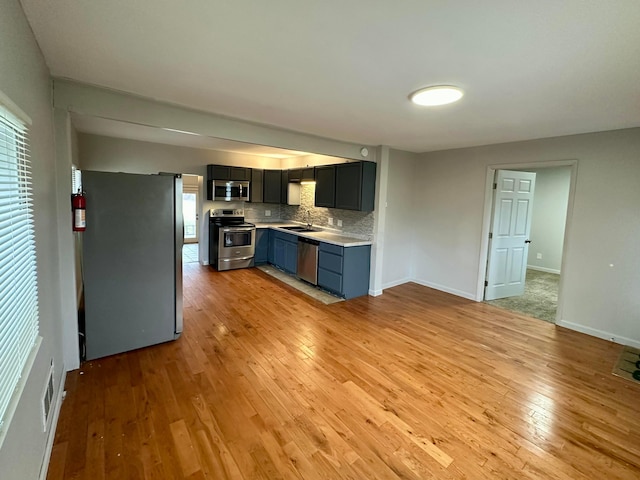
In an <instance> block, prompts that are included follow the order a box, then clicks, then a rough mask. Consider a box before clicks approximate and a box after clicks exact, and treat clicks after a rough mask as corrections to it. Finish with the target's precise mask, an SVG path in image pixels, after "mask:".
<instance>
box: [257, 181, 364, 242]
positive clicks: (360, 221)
mask: <svg viewBox="0 0 640 480" xmlns="http://www.w3.org/2000/svg"><path fill="white" fill-rule="evenodd" d="M314 198H315V185H314V184H304V185H301V190H300V205H278V204H272V203H245V204H244V216H245V218H246V219H247V221H253V222H277V221H292V222H298V223H307V216H306V214H307V211H309V212H310V216H311V223H312V224H313V225H314V226H316V227H321V228H323V229H327V230H329V229H330V230H335V231H336V232H340V233H343V234H345V235H349V236H352V237H356V238H361V239H363V240H371V239H372V237H373V220H374V212H357V211H353V210H342V209H338V208H323V207H315V206H314ZM267 210H270V211H271V216H269V217H268V216H266V211H267ZM330 218H331V219H333V225H330V224H329V219H330ZM338 220H341V221H342V226H341V227H339V226H338Z"/></svg>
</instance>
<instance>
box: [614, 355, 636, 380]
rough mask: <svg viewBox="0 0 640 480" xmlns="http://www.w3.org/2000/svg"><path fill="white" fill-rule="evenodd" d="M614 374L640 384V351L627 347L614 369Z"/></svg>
mask: <svg viewBox="0 0 640 480" xmlns="http://www.w3.org/2000/svg"><path fill="white" fill-rule="evenodd" d="M613 374H614V375H616V376H618V377H622V378H626V379H627V380H631V381H632V382H636V383H640V350H639V349H637V348H633V347H627V346H625V347H624V349H623V350H622V353H621V354H620V358H618V363H616V366H615V367H614V369H613Z"/></svg>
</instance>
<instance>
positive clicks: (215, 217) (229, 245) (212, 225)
mask: <svg viewBox="0 0 640 480" xmlns="http://www.w3.org/2000/svg"><path fill="white" fill-rule="evenodd" d="M255 250H256V226H255V225H254V224H253V223H245V221H244V210H243V209H241V208H236V209H215V210H213V209H212V210H211V213H210V217H209V265H211V266H212V267H214V268H215V269H216V270H233V269H235V268H246V267H253V265H254V255H255Z"/></svg>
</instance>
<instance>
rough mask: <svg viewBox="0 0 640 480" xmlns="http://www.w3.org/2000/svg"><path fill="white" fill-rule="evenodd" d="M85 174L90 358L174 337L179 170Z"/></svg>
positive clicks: (86, 268)
mask: <svg viewBox="0 0 640 480" xmlns="http://www.w3.org/2000/svg"><path fill="white" fill-rule="evenodd" d="M82 179H83V188H84V190H85V191H86V197H87V210H86V218H87V229H86V231H85V232H84V234H83V238H82V243H83V256H84V291H85V320H86V333H85V335H86V352H87V359H88V360H91V359H94V358H100V357H104V356H107V355H112V354H115V353H120V352H125V351H128V350H134V349H136V348H141V347H145V346H148V345H154V344H157V343H161V342H166V341H168V340H173V339H174V338H175V330H176V328H175V327H176V311H177V301H176V299H177V298H178V296H177V295H176V278H177V274H178V273H179V272H180V273H181V265H180V270H179V271H178V272H177V271H176V256H177V255H176V241H177V240H176V239H177V235H176V221H175V220H176V205H177V203H176V188H175V185H174V177H173V176H163V175H133V174H123V173H109V172H92V171H84V172H83V173H82ZM178 204H179V203H178ZM180 245H181V242H180ZM181 298H182V295H181V292H180V299H181ZM180 311H182V308H181V305H180Z"/></svg>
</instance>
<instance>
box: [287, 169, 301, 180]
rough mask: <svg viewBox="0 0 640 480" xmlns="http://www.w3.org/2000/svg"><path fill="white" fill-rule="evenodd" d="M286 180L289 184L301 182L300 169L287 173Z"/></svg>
mask: <svg viewBox="0 0 640 480" xmlns="http://www.w3.org/2000/svg"><path fill="white" fill-rule="evenodd" d="M288 179H289V181H290V182H299V181H300V180H302V169H301V168H294V169H292V170H289V171H288Z"/></svg>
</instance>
